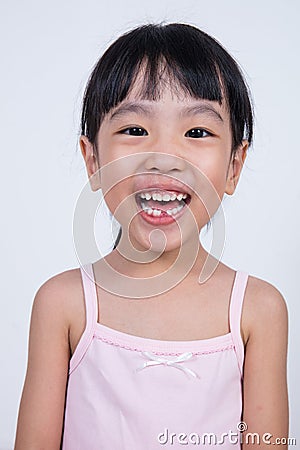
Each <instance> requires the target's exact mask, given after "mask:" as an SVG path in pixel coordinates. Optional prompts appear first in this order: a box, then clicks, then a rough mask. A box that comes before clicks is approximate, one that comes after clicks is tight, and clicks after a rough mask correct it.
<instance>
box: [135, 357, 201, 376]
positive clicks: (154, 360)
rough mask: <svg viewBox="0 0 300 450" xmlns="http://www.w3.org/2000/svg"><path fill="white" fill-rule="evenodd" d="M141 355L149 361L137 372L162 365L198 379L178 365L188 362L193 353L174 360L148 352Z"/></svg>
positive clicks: (192, 372) (189, 370)
mask: <svg viewBox="0 0 300 450" xmlns="http://www.w3.org/2000/svg"><path fill="white" fill-rule="evenodd" d="M142 355H144V356H146V357H147V358H149V361H146V362H145V363H144V364H143V366H142V367H139V368H138V369H137V370H138V371H139V370H143V369H145V368H146V367H149V366H158V365H161V364H162V365H164V366H172V367H175V368H176V369H179V370H182V372H184V373H185V374H187V375H191V376H192V377H195V378H197V377H198V375H197V374H196V373H195V372H194V371H193V370H191V369H189V368H188V367H185V366H183V365H182V364H180V363H182V362H184V361H188V360H189V359H191V358H192V356H193V353H191V352H188V353H182V354H181V355H179V356H177V358H175V359H166V358H162V357H161V356H158V355H155V354H153V353H150V352H142Z"/></svg>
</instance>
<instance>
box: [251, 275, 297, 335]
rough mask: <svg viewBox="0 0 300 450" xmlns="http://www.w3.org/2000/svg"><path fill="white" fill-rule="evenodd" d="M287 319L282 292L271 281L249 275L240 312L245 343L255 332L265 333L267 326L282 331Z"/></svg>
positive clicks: (285, 326)
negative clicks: (241, 311)
mask: <svg viewBox="0 0 300 450" xmlns="http://www.w3.org/2000/svg"><path fill="white" fill-rule="evenodd" d="M287 320H288V312H287V305H286V302H285V299H284V297H283V295H282V293H281V292H280V291H279V290H278V289H277V288H276V287H275V286H274V285H272V284H271V283H269V282H267V281H265V280H262V279H260V278H257V277H254V276H250V275H249V276H248V281H247V286H246V290H245V296H244V303H243V313H242V330H243V335H244V340H245V343H246V342H247V341H248V340H249V338H250V337H253V336H255V335H256V334H262V333H267V329H268V327H272V329H273V330H277V331H278V332H280V330H281V331H282V332H284V330H285V329H286V328H287Z"/></svg>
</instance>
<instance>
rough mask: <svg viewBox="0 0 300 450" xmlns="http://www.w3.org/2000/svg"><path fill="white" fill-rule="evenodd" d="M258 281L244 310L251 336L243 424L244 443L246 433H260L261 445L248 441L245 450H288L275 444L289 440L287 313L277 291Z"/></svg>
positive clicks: (245, 374) (249, 339)
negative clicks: (271, 449)
mask: <svg viewBox="0 0 300 450" xmlns="http://www.w3.org/2000/svg"><path fill="white" fill-rule="evenodd" d="M258 281H260V283H259V286H257V289H254V292H253V294H254V295H251V297H252V299H251V301H249V303H248V304H247V306H246V308H245V309H246V311H245V313H246V314H247V316H248V317H249V321H248V324H249V327H248V329H249V333H248V340H247V343H246V353H245V365H244V384H243V390H244V394H243V395H244V409H243V421H244V422H246V424H247V426H248V428H247V431H246V432H244V433H243V435H244V439H245V436H246V433H258V434H259V435H260V444H259V445H258V444H257V443H256V445H255V444H252V440H251V439H249V444H248V445H247V444H246V442H244V443H243V446H242V448H243V449H248V448H249V449H251V450H254V449H257V450H258V449H259V450H262V449H264V448H270V446H271V447H272V446H274V447H276V449H287V448H288V446H287V444H280V445H276V444H277V443H276V444H275V440H276V438H287V437H288V396H287V379H286V358H287V334H288V317H287V309H286V305H285V301H284V299H283V297H282V295H281V294H280V292H279V291H278V290H277V289H276V288H275V287H273V286H272V285H270V284H269V283H266V282H262V281H261V280H258ZM251 303H252V305H251ZM265 433H270V434H272V435H273V436H272V437H270V436H269V435H267V436H266V435H265V436H266V437H265V439H266V442H263V435H264V434H265ZM268 439H269V444H268V443H267V442H268ZM273 442H274V444H273Z"/></svg>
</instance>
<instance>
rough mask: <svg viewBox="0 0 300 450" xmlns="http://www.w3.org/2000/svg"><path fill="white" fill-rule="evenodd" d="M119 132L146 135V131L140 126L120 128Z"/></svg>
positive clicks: (130, 134)
mask: <svg viewBox="0 0 300 450" xmlns="http://www.w3.org/2000/svg"><path fill="white" fill-rule="evenodd" d="M121 133H123V134H129V136H147V135H148V133H147V131H146V130H144V128H141V127H130V128H126V129H125V130H122V131H121Z"/></svg>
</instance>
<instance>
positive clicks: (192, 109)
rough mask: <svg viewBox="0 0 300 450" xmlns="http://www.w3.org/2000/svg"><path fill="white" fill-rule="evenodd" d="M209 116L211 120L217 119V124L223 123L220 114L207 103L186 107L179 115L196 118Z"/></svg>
mask: <svg viewBox="0 0 300 450" xmlns="http://www.w3.org/2000/svg"><path fill="white" fill-rule="evenodd" d="M198 114H200V115H206V116H211V117H212V119H217V120H218V121H219V122H224V120H223V117H222V116H221V114H220V113H219V112H218V111H217V110H216V109H215V108H214V107H213V106H212V105H209V104H208V103H199V104H198V105H194V106H188V107H185V108H183V110H182V111H181V115H183V116H196V115H198Z"/></svg>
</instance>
